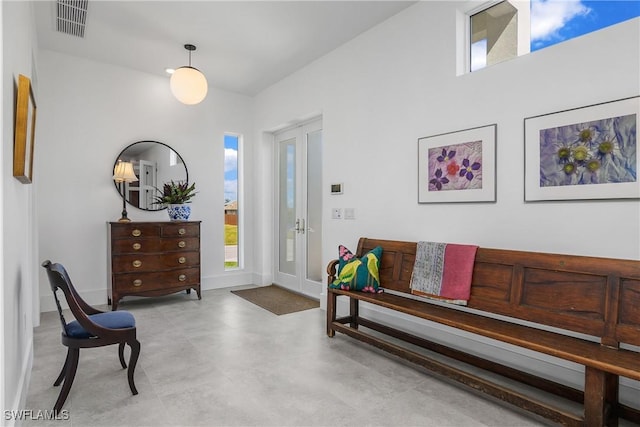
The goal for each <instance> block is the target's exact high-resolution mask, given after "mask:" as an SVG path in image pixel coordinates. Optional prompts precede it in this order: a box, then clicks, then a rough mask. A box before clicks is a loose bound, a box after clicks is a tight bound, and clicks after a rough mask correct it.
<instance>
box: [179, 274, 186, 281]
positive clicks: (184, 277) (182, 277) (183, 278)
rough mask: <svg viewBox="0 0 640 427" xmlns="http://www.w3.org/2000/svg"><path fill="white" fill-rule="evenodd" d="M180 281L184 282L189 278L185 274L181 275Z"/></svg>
mask: <svg viewBox="0 0 640 427" xmlns="http://www.w3.org/2000/svg"><path fill="white" fill-rule="evenodd" d="M178 280H179V281H181V282H184V281H185V280H187V276H185V275H184V274H181V275H179V276H178Z"/></svg>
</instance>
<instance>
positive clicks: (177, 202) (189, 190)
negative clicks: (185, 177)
mask: <svg viewBox="0 0 640 427" xmlns="http://www.w3.org/2000/svg"><path fill="white" fill-rule="evenodd" d="M156 190H157V191H158V194H159V195H158V196H156V197H155V201H154V204H158V205H165V206H166V207H167V212H168V213H169V219H170V220H171V221H187V220H188V219H189V215H191V206H189V205H187V203H191V199H192V198H193V197H194V196H195V195H196V183H195V182H194V183H192V184H191V185H189V183H188V182H187V181H173V180H171V181H170V182H165V183H164V185H163V186H162V190H161V189H159V188H156Z"/></svg>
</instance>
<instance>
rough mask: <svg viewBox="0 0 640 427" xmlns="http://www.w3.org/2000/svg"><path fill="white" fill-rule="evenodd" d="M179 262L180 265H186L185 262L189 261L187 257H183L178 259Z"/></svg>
mask: <svg viewBox="0 0 640 427" xmlns="http://www.w3.org/2000/svg"><path fill="white" fill-rule="evenodd" d="M178 262H179V263H180V264H184V263H185V262H187V259H186V258H185V257H183V256H181V257H180V258H178Z"/></svg>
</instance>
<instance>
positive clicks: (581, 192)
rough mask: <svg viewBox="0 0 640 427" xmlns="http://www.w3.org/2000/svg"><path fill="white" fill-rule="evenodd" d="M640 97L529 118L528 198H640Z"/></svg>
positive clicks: (526, 136) (526, 133)
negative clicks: (638, 144) (639, 163)
mask: <svg viewBox="0 0 640 427" xmlns="http://www.w3.org/2000/svg"><path fill="white" fill-rule="evenodd" d="M639 117H640V97H639V96H635V97H631V98H624V99H619V100H616V101H610V102H604V103H601V104H594V105H589V106H586V107H581V108H575V109H571V110H564V111H559V112H555V113H549V114H544V115H540V116H535V117H529V118H526V119H524V142H525V165H524V166H525V189H524V190H525V191H524V199H525V201H542V200H595V199H637V198H640V185H639V182H638V173H637V171H638V160H639V158H638V149H637V148H638V147H637V128H638V118H639Z"/></svg>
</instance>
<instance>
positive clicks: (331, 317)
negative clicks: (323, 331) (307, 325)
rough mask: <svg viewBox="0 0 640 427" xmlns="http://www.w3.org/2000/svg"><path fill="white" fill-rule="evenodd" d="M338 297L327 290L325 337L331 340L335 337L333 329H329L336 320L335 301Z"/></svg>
mask: <svg viewBox="0 0 640 427" xmlns="http://www.w3.org/2000/svg"><path fill="white" fill-rule="evenodd" d="M337 298H338V296H337V295H336V294H334V293H333V292H331V289H327V336H329V337H330V338H333V337H334V336H335V335H336V331H335V329H333V328H332V327H331V325H332V324H333V322H334V321H335V320H336V299H337Z"/></svg>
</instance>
